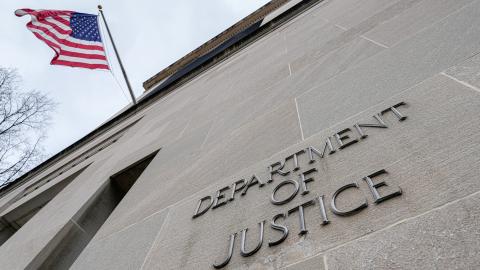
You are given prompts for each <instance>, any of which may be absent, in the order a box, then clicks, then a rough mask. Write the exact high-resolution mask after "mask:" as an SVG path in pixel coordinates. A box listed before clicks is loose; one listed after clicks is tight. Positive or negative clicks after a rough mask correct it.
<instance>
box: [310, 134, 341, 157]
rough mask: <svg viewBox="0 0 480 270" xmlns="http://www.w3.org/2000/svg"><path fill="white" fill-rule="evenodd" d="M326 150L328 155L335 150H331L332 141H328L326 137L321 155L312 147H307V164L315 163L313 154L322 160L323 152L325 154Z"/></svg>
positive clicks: (328, 138)
mask: <svg viewBox="0 0 480 270" xmlns="http://www.w3.org/2000/svg"><path fill="white" fill-rule="evenodd" d="M327 148H328V149H330V152H329V153H328V154H329V155H331V154H333V153H335V148H333V145H332V140H331V139H330V137H327V141H326V142H325V146H324V147H323V152H322V153H320V151H318V150H317V149H315V148H314V147H313V146H309V147H308V148H307V151H308V156H309V157H310V161H309V163H313V162H315V158H313V154H315V155H317V156H319V157H320V158H323V157H324V156H325V152H326V150H327Z"/></svg>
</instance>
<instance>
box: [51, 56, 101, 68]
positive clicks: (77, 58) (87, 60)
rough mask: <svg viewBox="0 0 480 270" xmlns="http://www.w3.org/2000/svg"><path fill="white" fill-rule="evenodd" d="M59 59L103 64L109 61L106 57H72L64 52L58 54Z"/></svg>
mask: <svg viewBox="0 0 480 270" xmlns="http://www.w3.org/2000/svg"><path fill="white" fill-rule="evenodd" d="M57 60H64V61H69V62H78V63H85V64H101V65H107V64H108V62H107V60H106V59H103V60H101V59H88V58H81V57H72V56H66V55H63V54H60V56H58V58H57Z"/></svg>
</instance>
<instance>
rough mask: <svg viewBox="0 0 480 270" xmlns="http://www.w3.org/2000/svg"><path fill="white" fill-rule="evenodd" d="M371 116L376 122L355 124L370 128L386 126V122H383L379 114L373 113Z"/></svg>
mask: <svg viewBox="0 0 480 270" xmlns="http://www.w3.org/2000/svg"><path fill="white" fill-rule="evenodd" d="M373 118H375V120H377V122H378V124H356V125H358V126H359V127H372V128H388V126H387V124H385V122H383V119H382V117H380V114H378V113H377V114H375V115H373Z"/></svg>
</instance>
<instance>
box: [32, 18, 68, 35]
mask: <svg viewBox="0 0 480 270" xmlns="http://www.w3.org/2000/svg"><path fill="white" fill-rule="evenodd" d="M32 24H33V25H36V26H42V27H45V28H47V29H48V30H50V31H51V32H52V33H55V34H56V35H57V36H58V35H70V33H71V32H72V31H69V30H65V29H63V28H60V27H58V25H56V24H54V23H51V22H49V21H46V20H43V21H42V22H39V21H37V20H32Z"/></svg>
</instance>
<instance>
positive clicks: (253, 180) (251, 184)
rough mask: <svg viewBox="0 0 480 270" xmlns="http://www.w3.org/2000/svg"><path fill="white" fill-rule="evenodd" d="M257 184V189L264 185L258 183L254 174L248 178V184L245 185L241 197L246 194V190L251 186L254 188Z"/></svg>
mask: <svg viewBox="0 0 480 270" xmlns="http://www.w3.org/2000/svg"><path fill="white" fill-rule="evenodd" d="M256 184H258V186H259V187H263V186H264V185H265V183H263V182H260V180H259V179H258V177H257V176H256V175H255V174H254V175H252V177H251V178H250V180H249V181H248V184H247V185H246V187H245V189H244V190H243V191H242V194H241V195H242V196H245V194H247V191H248V189H249V188H250V187H251V186H254V185H256Z"/></svg>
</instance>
